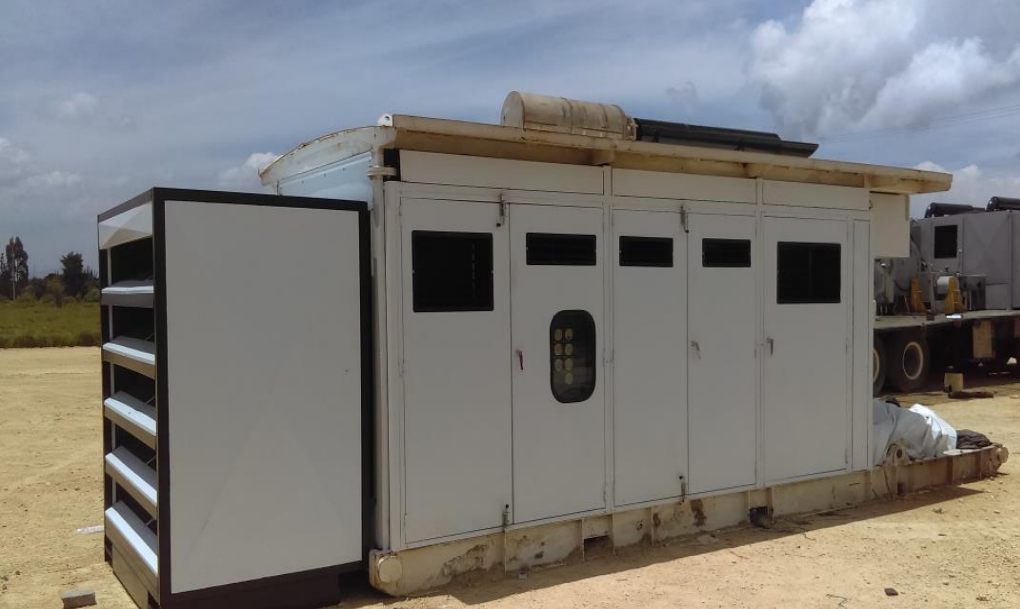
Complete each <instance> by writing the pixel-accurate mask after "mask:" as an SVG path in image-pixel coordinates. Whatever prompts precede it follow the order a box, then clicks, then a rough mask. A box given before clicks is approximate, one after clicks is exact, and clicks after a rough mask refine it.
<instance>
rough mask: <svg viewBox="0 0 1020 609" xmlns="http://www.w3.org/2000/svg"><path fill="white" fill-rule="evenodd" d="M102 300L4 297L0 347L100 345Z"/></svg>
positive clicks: (0, 309) (1, 308)
mask: <svg viewBox="0 0 1020 609" xmlns="http://www.w3.org/2000/svg"><path fill="white" fill-rule="evenodd" d="M99 341H100V336H99V303H98V302H77V301H66V302H64V306H62V307H60V308H59V309H58V308H57V307H56V306H55V305H53V304H52V303H47V302H12V301H9V300H4V301H0V349H4V348H12V347H92V346H97V345H99Z"/></svg>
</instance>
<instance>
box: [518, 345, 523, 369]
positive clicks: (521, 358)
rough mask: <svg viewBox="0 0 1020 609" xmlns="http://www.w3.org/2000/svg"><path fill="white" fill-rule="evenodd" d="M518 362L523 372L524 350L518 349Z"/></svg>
mask: <svg viewBox="0 0 1020 609" xmlns="http://www.w3.org/2000/svg"><path fill="white" fill-rule="evenodd" d="M517 364H518V365H519V366H520V367H521V372H524V351H521V350H520V349H518V350H517Z"/></svg>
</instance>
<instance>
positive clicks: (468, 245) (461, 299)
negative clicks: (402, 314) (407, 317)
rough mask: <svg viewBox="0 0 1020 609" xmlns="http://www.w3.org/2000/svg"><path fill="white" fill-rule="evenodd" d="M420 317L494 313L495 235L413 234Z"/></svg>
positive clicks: (414, 284)
mask: <svg viewBox="0 0 1020 609" xmlns="http://www.w3.org/2000/svg"><path fill="white" fill-rule="evenodd" d="M411 267H412V288H413V291H414V311H415V312H416V313H424V312H437V311H491V310H492V308H493V307H492V305H493V303H492V234H490V233H451V232H439V231H423V230H416V231H414V232H412V233H411Z"/></svg>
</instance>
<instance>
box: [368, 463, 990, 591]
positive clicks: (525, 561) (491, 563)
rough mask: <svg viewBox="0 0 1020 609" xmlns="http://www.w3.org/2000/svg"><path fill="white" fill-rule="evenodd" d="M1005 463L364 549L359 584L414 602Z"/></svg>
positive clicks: (889, 468)
mask: <svg viewBox="0 0 1020 609" xmlns="http://www.w3.org/2000/svg"><path fill="white" fill-rule="evenodd" d="M1008 456H1009V452H1008V451H1007V450H1006V448H1005V447H1002V446H990V447H988V448H983V449H980V450H974V451H959V452H957V453H955V454H952V455H948V456H944V457H939V458H936V459H929V460H925V461H917V462H912V463H904V464H895V465H886V466H883V467H880V468H876V469H874V470H871V471H863V472H853V473H848V474H841V475H836V476H830V477H826V478H817V479H812V480H806V481H802V482H793V483H789V484H781V485H777V486H772V487H767V488H763V489H756V490H752V491H740V492H734V493H729V494H722V495H714V496H711V497H704V498H701V499H690V500H688V501H685V502H674V503H667V504H663V505H656V506H652V507H642V508H635V509H629V510H622V511H618V512H616V513H613V514H608V515H604V516H595V517H587V518H580V519H575V520H565V521H563V522H557V523H554V524H545V525H537V526H531V527H525V528H510V529H507V530H506V531H501V532H499V533H493V534H488V535H482V536H478V537H472V538H469V539H461V540H458V541H452V542H448V543H440V544H436V545H431V546H424V547H420V548H413V549H408V550H403V551H399V552H389V551H381V550H374V551H372V553H371V555H370V558H369V578H370V581H371V583H372V585H373V586H374V587H375V588H377V589H379V590H381V591H383V592H385V593H387V594H390V595H393V596H403V595H407V594H414V593H420V592H424V591H426V590H432V589H435V588H439V587H441V586H445V585H447V584H449V583H451V582H454V581H458V580H462V579H470V578H472V577H479V576H482V577H484V576H492V575H496V576H499V575H502V574H505V573H514V572H519V571H522V570H526V569H530V568H532V567H538V566H542V565H551V564H557V563H563V562H569V561H573V560H584V559H585V558H586V557H587V558H590V557H593V556H604V555H606V554H611V553H612V552H613V550H615V549H616V548H623V547H627V546H633V545H637V544H642V543H651V544H655V543H659V542H661V541H665V540H668V539H674V538H677V537H683V536H685V535H692V534H696V533H701V532H705V531H713V530H717V529H722V528H725V527H732V526H738V525H742V524H746V523H747V522H748V521H749V518H750V514H751V512H752V510H754V512H755V514H756V516H759V515H762V514H765V515H767V516H770V517H775V516H790V515H795V514H809V513H812V512H822V511H826V510H832V509H842V508H847V507H851V506H855V505H861V504H863V503H868V502H871V501H883V500H890V499H894V498H896V497H900V496H903V495H908V494H911V493H916V492H918V491H922V490H926V489H932V488H937V487H941V486H951V485H955V484H960V483H963V482H968V481H972V480H979V479H981V478H985V477H988V476H991V475H994V474H995V473H996V472H997V471H998V469H999V466H1001V465H1002V464H1003V463H1005V461H1006V459H1007V458H1008Z"/></svg>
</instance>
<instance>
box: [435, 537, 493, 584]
mask: <svg viewBox="0 0 1020 609" xmlns="http://www.w3.org/2000/svg"><path fill="white" fill-rule="evenodd" d="M487 551H488V546H486V545H485V544H478V545H476V546H474V547H473V548H471V549H470V550H468V551H467V552H464V553H463V554H461V555H460V556H457V557H454V558H451V559H450V560H448V561H446V563H445V564H443V570H442V574H443V576H444V577H448V578H449V577H455V576H457V575H461V574H463V573H468V572H470V571H478V570H482V569H484V568H485V555H486V553H487Z"/></svg>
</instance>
